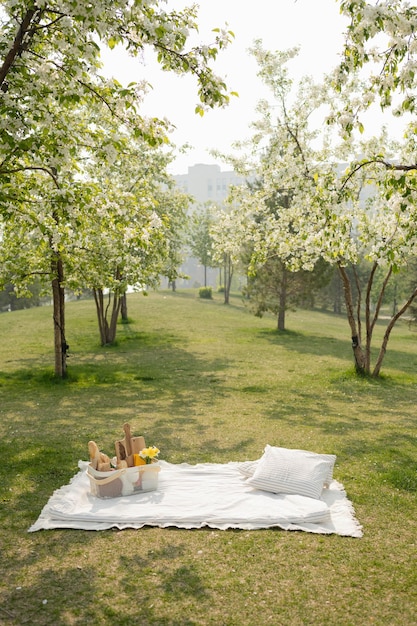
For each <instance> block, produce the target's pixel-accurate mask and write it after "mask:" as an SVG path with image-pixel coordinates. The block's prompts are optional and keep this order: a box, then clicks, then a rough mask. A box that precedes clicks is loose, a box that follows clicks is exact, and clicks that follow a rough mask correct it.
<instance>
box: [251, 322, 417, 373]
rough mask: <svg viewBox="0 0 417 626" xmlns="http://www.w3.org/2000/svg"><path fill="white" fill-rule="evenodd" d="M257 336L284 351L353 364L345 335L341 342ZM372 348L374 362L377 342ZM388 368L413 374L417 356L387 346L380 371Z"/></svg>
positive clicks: (265, 332) (292, 334) (273, 333)
mask: <svg viewBox="0 0 417 626" xmlns="http://www.w3.org/2000/svg"><path fill="white" fill-rule="evenodd" d="M257 334H258V336H259V337H260V338H261V339H264V340H266V341H269V342H270V343H271V344H273V345H276V346H280V347H282V348H284V349H285V350H292V351H294V352H298V353H299V354H312V355H315V356H331V357H335V358H338V359H340V358H343V359H346V360H349V361H350V362H353V356H352V348H351V345H350V341H349V337H348V335H346V341H342V340H340V339H336V338H335V337H324V336H314V335H311V334H308V335H306V334H304V333H302V332H297V331H288V330H286V331H277V330H270V329H261V330H259V331H258V332H257ZM373 346H374V347H373V350H372V355H373V358H374V360H375V358H376V356H377V354H378V352H379V347H380V345H379V343H378V341H375V342H374V344H373ZM388 366H389V367H392V368H395V369H398V370H399V371H402V370H403V371H404V372H405V373H409V372H410V371H413V372H414V371H415V369H416V366H417V356H416V355H414V354H411V353H410V352H404V351H401V350H392V349H391V348H390V346H389V344H388V348H387V353H386V356H385V359H384V362H383V366H382V369H384V368H386V367H388Z"/></svg>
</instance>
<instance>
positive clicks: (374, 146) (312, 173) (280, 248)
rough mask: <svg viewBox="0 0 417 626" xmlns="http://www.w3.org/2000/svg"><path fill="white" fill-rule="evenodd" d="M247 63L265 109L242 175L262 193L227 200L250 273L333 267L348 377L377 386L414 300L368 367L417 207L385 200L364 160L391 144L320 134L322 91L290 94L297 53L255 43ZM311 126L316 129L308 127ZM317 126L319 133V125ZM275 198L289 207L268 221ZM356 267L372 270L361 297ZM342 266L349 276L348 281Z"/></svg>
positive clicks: (307, 86) (408, 251) (410, 244)
mask: <svg viewBox="0 0 417 626" xmlns="http://www.w3.org/2000/svg"><path fill="white" fill-rule="evenodd" d="M253 53H254V55H255V57H256V59H257V61H258V64H259V67H260V70H259V75H260V76H261V77H262V79H263V80H264V81H265V83H266V84H267V85H268V86H269V87H270V89H271V91H272V94H273V104H272V105H271V104H269V103H267V102H262V103H260V106H259V112H260V118H259V119H258V121H257V122H256V124H255V125H254V127H255V134H254V136H253V140H252V146H251V147H252V153H251V155H250V158H249V166H248V165H246V166H245V167H246V168H247V169H248V167H255V168H256V174H257V176H258V177H259V178H260V179H261V180H262V183H263V184H262V186H261V187H259V189H252V190H251V189H249V187H248V188H244V187H242V188H240V189H238V190H236V192H235V197H234V200H235V202H238V203H239V205H240V214H241V215H242V214H243V215H244V216H245V217H244V220H245V222H246V227H245V229H244V234H243V238H242V239H241V242H242V244H245V243H246V244H249V245H250V248H251V250H252V257H251V262H250V266H249V271H256V268H257V267H258V266H259V265H262V264H264V263H265V262H266V261H267V260H268V259H270V258H279V259H281V261H282V262H283V263H284V264H285V265H286V267H288V269H291V270H293V271H298V270H300V269H312V268H313V267H314V265H315V263H317V261H318V259H320V258H321V259H324V260H325V261H326V262H328V263H331V264H333V265H335V266H337V268H338V270H339V272H340V276H341V278H342V282H343V286H344V294H345V305H346V312H347V319H348V323H349V326H350V330H351V337H352V348H353V354H354V359H355V366H356V369H357V371H358V372H361V373H369V374H372V375H373V376H378V375H379V373H380V368H381V365H382V361H383V358H384V355H385V352H386V348H387V343H388V340H389V336H390V333H391V331H392V328H393V326H394V325H395V323H396V321H397V320H398V319H399V318H400V317H401V315H403V314H404V313H405V311H406V310H407V308H408V307H409V306H410V304H411V302H412V301H413V299H414V298H415V297H416V296H417V290H414V291H412V293H411V294H410V295H409V297H408V298H406V299H405V301H404V302H403V303H402V305H401V307H400V308H399V310H398V311H397V312H396V314H395V315H393V316H392V318H391V319H390V320H389V322H388V324H387V327H386V331H385V334H384V338H383V341H382V343H381V346H380V349H379V352H378V356H377V358H376V361H375V364H374V365H372V363H371V344H372V339H373V331H374V328H375V324H376V321H377V319H378V316H379V314H380V310H381V306H382V302H383V297H384V293H385V289H386V285H387V284H388V281H389V280H390V278H391V276H392V274H393V273H394V272H395V271H397V270H398V269H399V268H400V267H402V266H403V265H404V264H405V263H406V262H407V260H408V259H409V258H410V256H413V255H415V254H416V252H417V248H416V243H417V241H416V229H415V223H416V217H417V215H416V206H415V204H412V203H411V202H410V203H407V204H405V203H404V202H403V198H402V195H401V194H400V193H398V191H396V190H395V189H393V188H392V186H391V188H390V193H389V195H388V196H387V193H386V192H385V190H384V186H383V185H384V181H385V178H384V172H385V169H383V171H381V164H380V163H378V161H372V159H371V158H370V157H368V156H367V155H371V154H375V153H378V151H379V150H380V149H381V147H382V146H384V148H385V149H386V150H387V154H389V152H388V150H389V149H390V142H389V141H388V140H387V137H386V136H385V135H384V134H382V136H381V137H380V138H373V139H372V140H368V141H363V142H361V143H355V142H354V140H353V137H352V136H345V138H344V141H343V143H342V144H341V145H337V144H336V143H335V141H334V137H332V134H331V131H330V134H328V133H327V132H325V131H324V130H323V126H324V128H325V124H324V119H325V117H326V116H327V114H328V110H327V107H325V106H324V105H325V103H326V102H328V101H329V96H328V91H327V89H328V87H329V83H327V85H325V86H324V87H323V86H321V87H320V86H317V85H314V84H313V83H312V82H311V81H310V80H309V79H304V80H303V81H301V83H300V85H299V89H298V91H297V92H296V93H295V94H294V93H293V91H292V90H293V83H292V81H291V80H290V78H289V73H288V69H287V64H288V62H289V61H290V59H291V58H292V57H293V56H294V54H296V51H295V50H292V51H287V52H277V53H271V52H268V51H265V50H264V49H263V48H262V46H261V44H260V43H258V45H257V46H256V47H255V48H254V50H253ZM325 87H326V88H325ZM320 115H321V117H320ZM313 116H315V117H316V119H315V123H314V124H311V122H310V119H311V118H312V117H313ZM320 119H322V120H323V125H322V127H321V129H320V124H318V123H317V120H320ZM318 129H320V131H319V130H318ZM319 139H320V141H319ZM359 152H361V153H363V154H364V155H365V158H364V161H365V162H366V163H368V162H369V163H368V168H367V169H366V170H365V168H362V167H358V166H357V162H356V161H355V160H354V155H355V154H357V153H359ZM347 159H350V160H352V163H353V164H352V166H351V167H350V168H348V171H347V172H346V173H344V172H343V171H341V168H340V165H339V163H340V162H341V161H343V160H347ZM371 163H372V167H371ZM241 173H243V172H241ZM371 183H372V184H371ZM381 188H382V190H383V192H382V193H381V191H380V189H381ZM364 192H367V193H366V195H367V198H366V200H365V199H364ZM276 193H279V194H280V196H281V197H282V198H285V197H287V199H288V202H287V203H285V202H281V208H280V210H278V211H276V212H271V211H270V210H269V207H268V202H269V200H270V198H271V197H273V195H274V194H276ZM235 214H236V215H237V213H235ZM237 232H238V231H237ZM361 258H366V259H367V260H368V261H369V262H370V272H369V276H368V279H367V283H366V286H365V290H364V294H363V295H362V287H361V285H360V284H359V282H358V281H357V280H356V279H355V276H357V273H356V272H355V268H356V264H357V263H358V261H359V260H360V259H361ZM348 266H350V267H351V269H352V272H351V273H348V272H347V271H346V268H347V267H348ZM377 272H384V278H383V280H382V281H380V282H379V285H380V289H379V291H378V292H375V287H376V285H377V281H376V280H375V278H376V274H377ZM351 276H353V279H352V278H351ZM355 292H356V293H355ZM363 327H364V328H365V331H364V333H363V332H362V328H363ZM362 335H365V336H364V341H363V343H362Z"/></svg>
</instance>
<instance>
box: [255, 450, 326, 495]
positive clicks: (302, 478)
mask: <svg viewBox="0 0 417 626" xmlns="http://www.w3.org/2000/svg"><path fill="white" fill-rule="evenodd" d="M335 461H336V457H335V455H327V454H317V453H315V452H309V451H307V450H291V449H288V448H277V447H272V446H269V445H267V446H266V448H265V452H264V454H263V456H262V458H261V459H260V460H259V462H258V464H257V467H256V469H255V472H254V474H253V476H252V477H251V478H248V480H247V483H248V484H250V485H251V486H252V487H254V488H255V489H262V490H263V491H270V492H272V493H290V494H297V495H300V496H307V497H309V498H315V499H319V498H320V496H321V492H322V491H323V487H324V485H325V484H328V483H329V481H331V480H332V476H333V467H334V463H335Z"/></svg>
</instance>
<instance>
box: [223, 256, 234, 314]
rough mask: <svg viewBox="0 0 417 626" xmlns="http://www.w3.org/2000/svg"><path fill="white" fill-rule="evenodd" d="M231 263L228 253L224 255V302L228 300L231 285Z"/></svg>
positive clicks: (227, 302)
mask: <svg viewBox="0 0 417 626" xmlns="http://www.w3.org/2000/svg"><path fill="white" fill-rule="evenodd" d="M232 278H233V264H232V261H231V259H230V255H229V254H225V256H224V303H225V304H229V302H230V288H231V286H232Z"/></svg>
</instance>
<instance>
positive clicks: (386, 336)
mask: <svg viewBox="0 0 417 626" xmlns="http://www.w3.org/2000/svg"><path fill="white" fill-rule="evenodd" d="M415 298H417V287H416V289H414V291H413V293H412V294H411V296H410V297H409V299H408V300H407V302H406V303H405V304H404V305H403V306H402V307H401V309H400V310H399V311H398V312H397V313H396V314H395V315H393V316H392V318H391V320H390V322H389V324H388V326H387V328H386V330H385V334H384V339H383V340H382V344H381V349H380V351H379V355H378V358H377V360H376V363H375V367H374V370H373V372H372V376H373V377H374V378H377V377H378V376H379V373H380V371H381V366H382V361H383V360H384V356H385V353H386V351H387V345H388V340H389V337H390V334H391V331H392V329H393V328H394V325H395V323H396V321H397V320H398V319H399V318H400V317H401V315H403V314H404V313H405V312H406V310H407V309H408V307H409V306H410V305H411V304H412V302H413V301H414V300H415Z"/></svg>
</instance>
